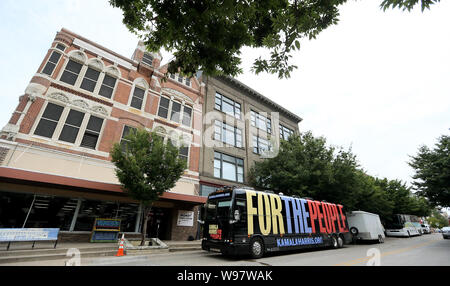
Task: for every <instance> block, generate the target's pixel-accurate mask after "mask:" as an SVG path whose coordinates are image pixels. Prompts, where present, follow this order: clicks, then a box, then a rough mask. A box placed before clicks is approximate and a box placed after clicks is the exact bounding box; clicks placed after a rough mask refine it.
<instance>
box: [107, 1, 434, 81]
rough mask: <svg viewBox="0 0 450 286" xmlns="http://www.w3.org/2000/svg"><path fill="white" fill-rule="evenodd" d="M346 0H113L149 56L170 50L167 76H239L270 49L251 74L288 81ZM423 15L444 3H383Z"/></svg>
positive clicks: (333, 20) (383, 5)
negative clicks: (249, 52)
mask: <svg viewBox="0 0 450 286" xmlns="http://www.w3.org/2000/svg"><path fill="white" fill-rule="evenodd" d="M345 2H347V0H267V1H238V0H222V1H212V0H203V1H198V0H194V1H182V0H174V1H156V0H110V4H111V5H112V6H113V7H118V8H120V9H121V10H122V11H123V22H124V24H125V25H126V26H127V27H128V29H129V30H130V31H132V32H133V33H135V34H137V35H139V36H140V37H141V38H142V39H143V41H144V42H145V44H146V46H147V48H148V49H149V50H150V51H158V50H160V49H161V48H165V49H166V50H168V51H169V52H172V53H173V54H174V56H175V60H174V61H172V62H171V63H170V64H169V67H168V72H169V73H177V72H178V70H180V71H181V73H183V74H185V75H192V74H194V73H196V72H197V71H199V70H202V71H203V72H205V73H206V74H209V75H218V74H226V75H231V76H235V75H237V74H239V73H241V72H242V70H241V68H240V67H239V65H240V63H241V58H240V52H241V49H242V48H243V47H251V48H265V49H268V50H269V52H270V56H269V57H266V58H262V57H258V58H256V59H255V61H254V64H253V67H252V70H253V71H254V72H255V73H256V74H258V73H260V72H267V73H272V74H277V75H278V77H279V78H283V77H285V78H288V77H290V73H291V72H292V71H293V70H294V69H295V68H297V66H296V65H294V64H292V63H291V62H290V59H291V57H292V53H293V52H294V51H297V50H299V49H300V41H301V40H302V39H314V38H315V37H316V36H317V35H318V34H319V33H320V32H322V31H323V30H325V29H326V28H328V27H329V26H331V25H334V24H336V23H337V22H338V17H339V6H340V5H341V4H343V3H345ZM418 2H420V3H421V7H422V10H424V9H425V8H429V7H430V5H431V4H434V3H435V2H439V0H384V1H383V2H382V3H381V7H382V9H384V10H386V9H388V8H391V7H392V8H396V7H399V8H403V9H407V10H411V9H412V8H413V7H414V6H416V5H417V4H418Z"/></svg>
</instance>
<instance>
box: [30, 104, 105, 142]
mask: <svg viewBox="0 0 450 286" xmlns="http://www.w3.org/2000/svg"><path fill="white" fill-rule="evenodd" d="M63 110H64V108H63V107H61V106H59V105H56V104H53V103H48V104H47V107H46V109H45V111H44V113H43V115H42V117H41V119H40V121H39V124H38V125H37V127H36V130H35V131H34V134H35V135H40V136H44V137H47V138H52V137H53V133H54V132H55V130H56V127H57V125H58V124H59V121H60V119H61V114H62V113H63ZM85 115H86V114H85V113H83V112H80V111H77V110H74V109H70V111H69V112H68V115H67V117H66V118H65V120H64V121H62V120H61V121H62V122H64V123H62V122H61V123H60V124H63V126H62V128H61V129H62V130H61V132H60V133H59V134H56V136H58V137H57V138H58V140H60V141H64V142H68V143H72V144H76V145H77V146H78V145H79V146H80V147H85V148H90V149H94V150H95V149H96V146H97V141H98V139H99V136H100V131H101V129H102V126H103V119H102V118H99V117H96V116H94V115H90V116H89V115H88V116H85ZM88 119H89V121H88ZM86 121H87V124H86ZM83 122H84V123H83ZM84 126H86V127H84ZM80 132H81V134H83V137H82V138H81V143H80V140H77V138H78V136H79V135H78V134H80Z"/></svg>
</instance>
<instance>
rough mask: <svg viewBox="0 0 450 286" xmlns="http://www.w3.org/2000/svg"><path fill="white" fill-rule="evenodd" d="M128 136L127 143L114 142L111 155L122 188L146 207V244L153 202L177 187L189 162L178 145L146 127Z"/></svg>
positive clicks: (142, 243)
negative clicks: (163, 138)
mask: <svg viewBox="0 0 450 286" xmlns="http://www.w3.org/2000/svg"><path fill="white" fill-rule="evenodd" d="M125 139H126V140H125V141H122V142H125V143H123V144H119V143H116V144H114V146H113V148H112V150H111V157H112V162H114V164H115V166H116V175H117V178H118V179H119V181H120V184H121V185H122V189H123V190H124V192H126V193H127V194H128V195H129V196H130V197H132V198H133V199H135V200H137V201H139V202H140V203H141V204H142V206H143V214H144V220H143V226H142V240H141V245H144V244H145V237H146V234H147V222H148V218H149V215H150V210H151V208H152V205H153V202H154V201H156V200H157V199H158V198H159V197H160V196H161V195H162V194H163V193H164V192H165V191H168V190H170V189H171V188H173V187H174V186H175V184H176V182H177V181H178V179H179V178H180V177H181V175H182V174H183V172H184V170H185V168H186V162H185V161H184V160H183V159H181V158H180V157H179V156H178V148H177V147H175V146H173V145H172V144H170V143H168V144H164V142H163V140H162V138H161V137H159V136H157V135H156V134H155V133H149V132H147V131H146V130H145V129H138V130H136V131H131V132H130V134H128V135H127V136H126V137H125Z"/></svg>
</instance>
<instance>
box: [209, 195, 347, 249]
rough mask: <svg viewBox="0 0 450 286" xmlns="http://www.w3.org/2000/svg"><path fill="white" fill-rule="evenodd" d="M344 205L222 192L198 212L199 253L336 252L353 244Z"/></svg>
mask: <svg viewBox="0 0 450 286" xmlns="http://www.w3.org/2000/svg"><path fill="white" fill-rule="evenodd" d="M344 214H345V213H344V210H343V207H342V205H339V204H332V203H328V202H319V201H313V200H311V199H302V198H298V197H291V196H284V195H282V194H280V195H277V194H274V193H270V192H260V191H255V190H253V189H247V188H238V187H236V188H223V189H219V190H217V191H216V192H214V193H211V194H210V195H209V196H208V200H207V202H206V204H205V206H204V208H203V210H202V220H201V221H200V223H201V224H202V225H203V240H202V249H203V250H207V251H220V252H222V253H223V254H227V255H240V254H250V255H251V256H252V257H253V258H260V257H262V256H263V255H264V253H266V252H275V251H283V250H296V249H304V248H314V247H327V246H331V247H333V248H340V247H342V246H343V245H344V244H345V243H349V242H350V241H351V240H352V237H351V234H350V233H349V230H348V223H347V218H346V217H345V215H344Z"/></svg>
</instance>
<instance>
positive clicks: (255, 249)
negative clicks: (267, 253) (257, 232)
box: [250, 237, 264, 258]
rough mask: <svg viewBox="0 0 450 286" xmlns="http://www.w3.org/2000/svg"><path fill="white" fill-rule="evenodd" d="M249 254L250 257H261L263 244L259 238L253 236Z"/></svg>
mask: <svg viewBox="0 0 450 286" xmlns="http://www.w3.org/2000/svg"><path fill="white" fill-rule="evenodd" d="M250 255H251V256H252V258H261V257H262V256H263V255H264V244H263V242H262V240H261V239H260V238H258V237H255V238H254V239H252V241H251V242H250Z"/></svg>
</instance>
